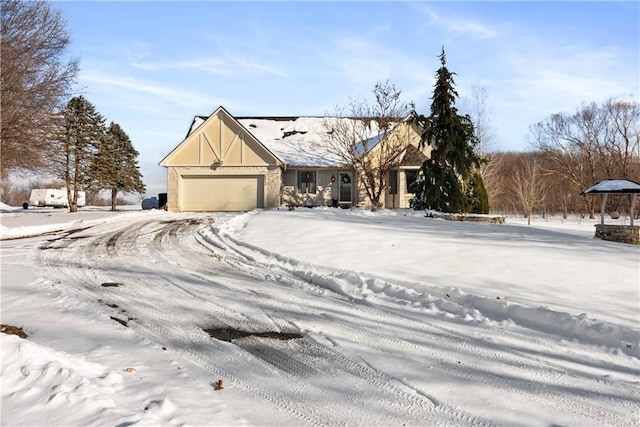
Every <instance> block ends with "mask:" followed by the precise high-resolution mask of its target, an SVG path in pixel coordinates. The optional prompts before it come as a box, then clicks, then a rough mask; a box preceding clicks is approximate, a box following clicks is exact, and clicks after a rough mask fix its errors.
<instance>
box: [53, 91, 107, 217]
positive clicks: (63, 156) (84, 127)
mask: <svg viewBox="0 0 640 427" xmlns="http://www.w3.org/2000/svg"><path fill="white" fill-rule="evenodd" d="M58 120H59V122H58V127H57V131H56V134H55V138H54V142H53V147H54V149H53V153H52V159H53V161H54V162H53V163H54V169H55V170H54V172H55V173H56V175H58V177H59V178H61V179H62V180H63V181H64V183H65V185H66V187H67V198H68V200H69V211H70V212H77V211H78V191H80V189H81V188H84V187H85V186H86V185H87V184H88V183H89V182H90V174H91V160H92V158H93V156H94V155H95V153H96V152H97V148H98V145H99V144H100V142H101V141H102V139H103V138H104V135H105V128H104V119H103V117H102V115H100V114H99V113H98V112H97V111H96V109H95V107H94V106H93V104H91V103H90V102H89V101H87V100H86V99H85V98H84V97H82V96H77V97H74V98H72V99H71V100H70V101H69V102H68V103H67V106H66V108H65V109H64V110H63V111H62V113H61V114H60V115H59V117H58Z"/></svg>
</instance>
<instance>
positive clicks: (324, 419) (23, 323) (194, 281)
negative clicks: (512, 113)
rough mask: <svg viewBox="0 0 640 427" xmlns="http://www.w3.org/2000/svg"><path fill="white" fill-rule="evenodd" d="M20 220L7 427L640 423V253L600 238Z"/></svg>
mask: <svg viewBox="0 0 640 427" xmlns="http://www.w3.org/2000/svg"><path fill="white" fill-rule="evenodd" d="M0 208H1V209H0V212H1V213H0V220H1V221H2V228H1V229H0V234H1V236H2V239H3V240H2V241H1V242H0V254H1V255H2V276H1V279H2V286H1V291H2V294H1V299H2V306H1V308H2V315H1V321H2V324H6V325H12V326H18V327H21V328H22V329H23V330H24V332H25V333H26V334H27V339H21V338H19V337H17V336H15V335H7V334H0V339H1V340H0V343H1V345H2V349H1V354H2V376H1V380H2V383H1V388H2V406H1V408H0V410H1V420H0V424H2V425H3V426H18V425H60V426H62V425H64V426H80V425H82V426H85V425H121V426H125V425H314V424H315V425H367V426H368V425H385V426H386V425H456V426H457V425H527V426H528V425H531V426H539V425H573V426H588V425H591V426H602V425H614V426H633V425H637V423H638V419H639V417H640V412H639V409H638V408H639V407H640V353H639V350H638V345H639V338H640V327H639V322H640V317H639V316H640V311H639V302H640V247H638V246H634V245H626V244H619V243H612V242H605V241H600V240H596V239H593V233H594V227H593V225H594V222H593V221H587V220H565V221H561V220H560V219H555V220H543V219H537V220H536V221H534V223H533V224H532V225H531V226H526V225H525V222H524V221H523V220H518V219H509V220H508V221H507V224H505V225H497V224H478V223H467V222H449V221H445V220H441V219H431V218H425V217H424V215H423V214H422V213H420V212H413V211H384V210H383V211H379V212H370V211H365V210H354V211H350V210H340V209H328V208H327V209H297V210H294V211H288V210H272V211H254V212H249V213H246V214H189V213H183V214H173V213H168V212H163V211H141V210H139V209H137V208H134V209H133V210H126V209H123V210H121V211H118V212H109V211H105V210H102V209H99V208H86V209H83V210H82V211H81V212H80V213H77V214H69V213H66V212H64V211H60V210H53V209H51V210H49V209H39V210H37V209H29V210H27V211H23V210H22V209H14V208H9V207H7V206H0ZM219 380H221V381H222V385H223V389H222V390H216V387H215V386H216V382H217V381H219Z"/></svg>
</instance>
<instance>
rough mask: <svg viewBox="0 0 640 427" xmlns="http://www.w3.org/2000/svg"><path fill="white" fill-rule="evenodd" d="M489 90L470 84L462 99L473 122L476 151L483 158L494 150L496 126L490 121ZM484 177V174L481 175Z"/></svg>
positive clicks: (464, 107)
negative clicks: (476, 142) (467, 95)
mask: <svg viewBox="0 0 640 427" xmlns="http://www.w3.org/2000/svg"><path fill="white" fill-rule="evenodd" d="M488 98H489V92H488V91H487V88H485V87H483V86H472V87H471V95H470V96H469V97H466V98H464V99H463V100H462V106H463V109H464V110H465V111H467V112H468V114H469V117H471V121H472V122H473V133H474V135H475V137H476V140H477V141H478V144H477V145H476V151H477V153H478V155H479V156H480V157H482V158H485V157H486V156H487V154H488V153H491V152H493V151H495V150H496V145H497V142H496V128H495V126H493V125H492V123H491V107H490V105H489V103H488ZM481 173H482V172H481ZM482 178H483V179H484V175H483V176H482Z"/></svg>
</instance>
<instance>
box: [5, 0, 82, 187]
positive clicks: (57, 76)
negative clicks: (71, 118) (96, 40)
mask: <svg viewBox="0 0 640 427" xmlns="http://www.w3.org/2000/svg"><path fill="white" fill-rule="evenodd" d="M1 5H2V38H1V40H0V50H1V51H2V61H1V62H0V67H1V68H0V90H1V95H2V96H1V99H2V101H1V108H2V130H1V136H2V147H1V148H2V150H1V153H0V175H1V176H2V177H6V176H7V173H8V172H9V170H11V169H23V168H26V169H30V168H33V167H35V166H38V165H40V164H42V163H43V157H42V156H43V155H45V153H46V152H47V150H46V148H47V146H48V144H49V135H50V132H51V130H50V129H51V127H50V126H51V117H52V115H53V114H54V112H55V111H56V110H58V109H59V108H60V107H61V106H62V105H63V102H64V99H65V98H66V97H68V96H69V93H70V89H71V85H72V84H73V82H74V79H75V77H76V74H77V72H78V61H77V60H76V59H70V60H69V59H67V58H66V56H65V51H66V49H67V46H68V45H69V42H70V39H69V34H68V32H67V30H66V23H65V21H64V19H63V18H62V15H61V14H60V12H59V11H57V10H56V9H55V8H54V7H53V5H52V4H51V3H50V2H48V1H43V0H42V1H24V0H21V1H16V0H2V4H1Z"/></svg>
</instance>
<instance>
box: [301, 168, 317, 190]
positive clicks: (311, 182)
mask: <svg viewBox="0 0 640 427" xmlns="http://www.w3.org/2000/svg"><path fill="white" fill-rule="evenodd" d="M315 192H316V172H315V171H298V193H315Z"/></svg>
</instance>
